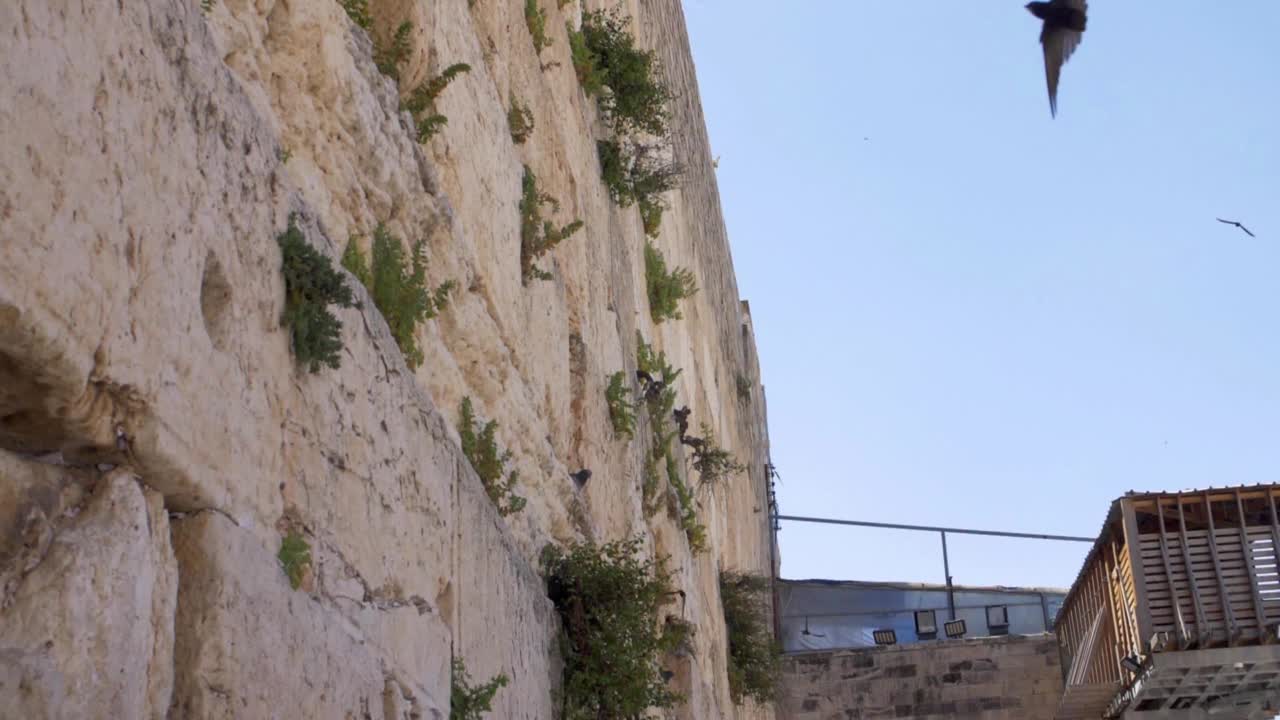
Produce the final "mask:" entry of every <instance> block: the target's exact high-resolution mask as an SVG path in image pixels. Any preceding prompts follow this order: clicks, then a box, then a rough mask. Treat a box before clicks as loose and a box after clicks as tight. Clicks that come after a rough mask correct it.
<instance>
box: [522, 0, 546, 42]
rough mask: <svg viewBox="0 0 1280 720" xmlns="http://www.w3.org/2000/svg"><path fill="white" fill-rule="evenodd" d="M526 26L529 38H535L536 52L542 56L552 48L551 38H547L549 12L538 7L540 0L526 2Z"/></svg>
mask: <svg viewBox="0 0 1280 720" xmlns="http://www.w3.org/2000/svg"><path fill="white" fill-rule="evenodd" d="M524 24H525V26H526V27H528V28H529V37H531V38H533V50H534V52H536V53H537V54H539V55H541V54H542V51H543V50H544V49H546V48H549V47H551V38H549V37H547V11H546V10H543V9H542V8H540V7H538V0H525V3H524Z"/></svg>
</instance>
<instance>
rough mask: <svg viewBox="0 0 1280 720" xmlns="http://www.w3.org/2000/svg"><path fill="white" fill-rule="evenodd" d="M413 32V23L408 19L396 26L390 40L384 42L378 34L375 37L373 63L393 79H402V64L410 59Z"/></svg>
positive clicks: (379, 70)
mask: <svg viewBox="0 0 1280 720" xmlns="http://www.w3.org/2000/svg"><path fill="white" fill-rule="evenodd" d="M412 32H413V23H411V22H409V21H408V20H406V21H404V22H402V23H400V24H399V25H397V26H396V31H395V33H394V34H393V35H392V36H391V41H390V42H388V43H383V42H381V41H380V40H379V39H378V38H377V37H376V36H375V37H374V38H373V64H374V65H376V66H377V67H378V72H380V73H382V74H383V75H386V76H387V77H389V78H391V79H392V80H396V81H399V80H400V66H401V65H403V64H404V62H405V61H406V60H408V59H409V52H410V51H411V50H412V49H413V48H412V47H411V46H410V44H409V34H410V33H412Z"/></svg>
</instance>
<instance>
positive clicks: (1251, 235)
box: [1217, 218, 1258, 237]
mask: <svg viewBox="0 0 1280 720" xmlns="http://www.w3.org/2000/svg"><path fill="white" fill-rule="evenodd" d="M1217 220H1218V222H1220V223H1226V224H1227V225H1235V226H1236V227H1238V228H1240V229H1241V230H1243V231H1244V234H1245V235H1248V236H1249V237H1258V236H1257V235H1254V234H1253V233H1251V232H1249V228H1247V227H1245V226H1244V225H1241V224H1240V223H1239V222H1237V221H1235V220H1223V219H1222V218H1217Z"/></svg>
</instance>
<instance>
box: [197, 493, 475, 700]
mask: <svg viewBox="0 0 1280 720" xmlns="http://www.w3.org/2000/svg"><path fill="white" fill-rule="evenodd" d="M174 548H175V551H176V553H177V557H178V567H179V571H180V578H181V583H182V588H183V591H182V594H181V595H180V597H179V601H178V613H177V623H176V627H177V633H176V643H175V651H174V661H175V666H176V668H177V672H176V677H175V679H174V693H173V708H172V715H173V716H174V717H182V718H302V717H305V718H334V719H335V720H339V719H344V718H348V717H355V718H378V719H385V720H392V718H399V717H401V716H402V715H401V714H402V713H403V712H404V711H405V709H409V710H411V711H412V712H417V713H419V715H420V716H421V717H423V718H431V717H443V716H444V715H446V714H447V708H448V699H447V698H448V688H449V675H448V661H449V658H448V650H447V644H445V643H442V642H441V639H442V638H441V634H442V633H441V629H442V627H443V623H442V620H441V619H440V618H439V617H438V616H434V615H431V614H429V613H425V614H420V613H419V609H418V608H417V607H415V606H414V605H413V604H408V605H405V606H400V607H395V608H389V609H385V610H383V609H375V608H369V609H368V612H378V613H386V614H388V615H389V616H392V617H389V618H388V619H387V620H386V621H385V624H384V625H383V626H384V627H385V628H386V629H387V630H388V631H393V632H394V633H395V634H398V635H399V636H400V640H401V641H402V642H403V643H405V644H406V645H415V644H416V645H417V646H418V647H420V648H421V649H422V652H423V653H425V654H426V657H425V658H420V662H419V663H418V664H417V667H412V666H406V665H400V664H397V663H396V662H394V661H393V659H392V658H394V657H395V656H396V655H397V653H396V651H395V650H394V649H392V648H389V647H387V646H386V645H385V644H383V643H381V642H379V638H378V637H375V636H374V634H373V633H370V632H366V630H367V629H368V627H369V626H370V625H372V624H375V623H366V624H365V626H364V627H362V626H361V625H360V624H358V623H357V622H353V621H352V620H351V619H349V618H348V617H347V616H346V615H345V614H344V613H342V612H339V611H338V610H337V609H336V608H335V607H332V606H331V605H329V604H327V603H326V602H324V601H322V600H321V599H319V598H317V597H315V596H312V595H311V594H309V593H307V592H305V591H301V590H293V589H292V588H291V587H290V586H289V582H288V580H287V578H286V577H285V574H284V571H283V569H282V568H281V566H280V563H279V561H278V560H277V559H276V556H275V552H273V551H272V550H271V549H269V548H266V547H263V546H262V545H261V544H259V543H258V542H257V541H256V539H255V538H254V537H253V536H252V535H251V534H250V533H247V532H244V531H242V530H241V529H239V528H237V527H236V526H235V524H234V523H232V522H231V521H230V520H229V519H228V518H227V517H225V516H224V515H222V514H220V513H217V512H212V511H205V512H201V513H198V514H196V515H194V516H191V517H188V518H185V519H182V520H177V521H175V522H174ZM442 651H443V655H442V654H441V653H442ZM442 708H443V709H442ZM431 713H436V715H432V714H431Z"/></svg>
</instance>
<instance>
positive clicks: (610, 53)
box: [568, 10, 684, 237]
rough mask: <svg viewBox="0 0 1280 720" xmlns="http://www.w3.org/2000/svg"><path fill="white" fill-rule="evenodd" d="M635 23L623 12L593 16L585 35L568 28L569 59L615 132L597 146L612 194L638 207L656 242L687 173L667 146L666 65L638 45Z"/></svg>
mask: <svg viewBox="0 0 1280 720" xmlns="http://www.w3.org/2000/svg"><path fill="white" fill-rule="evenodd" d="M629 25H630V19H629V18H627V17H625V16H623V15H622V14H621V12H620V11H618V10H596V11H593V12H589V13H587V14H586V15H584V16H583V19H582V28H581V29H580V30H574V29H573V28H572V27H569V28H568V32H569V54H570V57H571V58H572V59H573V68H574V73H575V74H576V75H577V77H578V83H579V84H580V85H581V86H582V89H583V92H585V93H586V94H587V95H589V96H593V97H595V98H596V101H597V104H598V105H599V107H600V109H601V111H602V112H603V113H604V114H605V116H606V117H607V118H608V119H609V122H610V124H611V126H612V127H613V132H614V136H615V138H616V139H614V140H603V141H600V143H599V145H598V146H597V151H598V153H599V156H600V170H601V176H602V179H603V180H604V183H605V186H606V187H607V188H608V189H609V195H610V196H611V197H612V198H613V200H614V201H615V202H617V203H618V204H619V205H621V206H622V207H629V206H630V205H631V204H633V203H634V204H636V205H637V207H638V208H639V211H640V220H641V222H642V223H643V225H644V231H645V234H646V235H648V236H649V237H657V235H658V232H659V229H660V228H661V226H662V214H663V212H664V211H665V210H666V202H665V201H664V200H663V199H662V194H663V193H665V192H668V191H670V190H674V189H675V188H676V187H677V186H678V184H679V179H680V177H681V175H682V174H683V173H684V169H683V168H682V167H681V166H680V165H679V164H678V163H677V162H675V160H673V159H672V157H671V155H672V152H671V147H670V143H669V142H668V140H667V137H668V125H669V123H670V109H669V105H670V102H671V99H672V94H671V91H670V89H669V88H668V87H667V85H666V83H665V82H664V81H663V80H662V79H661V77H660V76H661V74H662V67H661V65H660V63H659V62H658V59H657V55H656V53H654V52H653V51H652V50H641V49H639V48H638V47H636V42H635V37H634V36H633V35H632V34H631V30H630V28H629ZM646 138H647V139H646Z"/></svg>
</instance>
